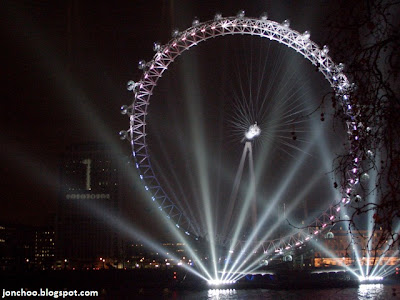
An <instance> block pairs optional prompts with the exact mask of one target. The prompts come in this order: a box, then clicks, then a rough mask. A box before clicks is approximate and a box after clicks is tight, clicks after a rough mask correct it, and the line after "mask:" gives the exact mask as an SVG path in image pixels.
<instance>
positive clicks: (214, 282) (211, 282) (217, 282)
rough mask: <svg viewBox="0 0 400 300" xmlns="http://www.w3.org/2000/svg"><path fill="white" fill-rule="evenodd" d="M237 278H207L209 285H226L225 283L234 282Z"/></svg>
mask: <svg viewBox="0 0 400 300" xmlns="http://www.w3.org/2000/svg"><path fill="white" fill-rule="evenodd" d="M235 282H236V281H235V280H220V279H211V280H207V283H208V284H209V285H224V284H234V283H235Z"/></svg>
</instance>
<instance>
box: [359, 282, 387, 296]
mask: <svg viewBox="0 0 400 300" xmlns="http://www.w3.org/2000/svg"><path fill="white" fill-rule="evenodd" d="M382 294H383V284H360V285H359V287H358V299H373V298H374V297H375V296H379V295H382Z"/></svg>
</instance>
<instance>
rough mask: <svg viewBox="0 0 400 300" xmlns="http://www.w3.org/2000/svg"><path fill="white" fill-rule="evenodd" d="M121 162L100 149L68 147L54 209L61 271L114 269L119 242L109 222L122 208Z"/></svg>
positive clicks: (96, 146) (105, 147) (99, 146)
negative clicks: (103, 263)
mask: <svg viewBox="0 0 400 300" xmlns="http://www.w3.org/2000/svg"><path fill="white" fill-rule="evenodd" d="M123 161H124V158H123V157H122V156H121V155H119V154H117V153H115V152H114V151H112V149H111V147H110V146H108V145H104V144H97V143H91V144H76V145H71V146H70V147H69V148H68V149H67V151H66V153H65V155H64V157H63V160H62V165H61V191H60V195H59V201H58V207H57V230H56V241H57V249H58V250H57V259H58V266H59V267H60V266H62V267H63V268H83V267H90V266H93V265H95V264H96V263H97V262H98V261H99V259H100V258H102V260H106V261H107V262H108V264H110V265H113V264H114V262H115V263H116V262H117V260H118V259H119V258H120V256H121V251H122V249H121V244H122V243H121V237H120V236H119V233H118V230H117V229H116V228H115V227H113V226H112V225H111V224H110V220H115V219H116V218H118V216H119V213H120V209H121V198H122V194H121V188H120V186H121V182H122V181H123V177H124V176H123V175H122V173H123V171H122V168H123V166H124V163H123Z"/></svg>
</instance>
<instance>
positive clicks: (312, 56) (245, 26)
mask: <svg viewBox="0 0 400 300" xmlns="http://www.w3.org/2000/svg"><path fill="white" fill-rule="evenodd" d="M234 34H241V35H244V34H246V35H252V36H257V37H260V38H267V39H269V40H273V41H277V42H279V43H282V44H284V45H286V46H287V47H290V48H292V49H293V50H295V51H296V52H298V53H300V54H301V55H303V56H304V58H306V59H308V60H309V61H310V62H311V63H312V64H313V65H315V66H316V67H317V68H318V70H319V71H320V72H321V73H322V74H323V75H324V77H325V78H326V80H328V81H329V83H330V84H331V87H332V88H333V90H334V91H335V93H336V97H337V99H338V102H339V103H340V104H341V105H342V107H343V110H344V113H345V115H346V118H347V120H348V121H347V122H346V124H347V129H348V136H349V141H350V155H351V163H350V164H349V168H348V171H347V174H346V176H345V178H344V179H343V184H342V195H343V198H342V199H338V200H337V202H335V203H333V204H332V205H331V206H330V207H329V208H328V209H327V210H326V212H324V213H323V214H322V215H321V216H320V217H319V218H318V219H316V220H315V221H314V222H313V223H312V224H309V226H307V228H306V229H305V230H303V231H301V232H299V233H296V234H295V235H291V236H288V237H286V238H283V239H279V240H274V241H261V242H260V243H261V247H262V249H263V250H264V252H265V253H268V252H270V253H271V252H275V253H277V252H281V251H284V250H289V249H291V248H293V247H296V246H299V245H301V244H303V243H304V242H306V241H308V240H309V239H312V237H313V236H314V235H317V234H319V233H321V232H323V231H326V230H327V229H328V228H329V227H330V226H329V225H330V224H331V223H332V222H333V221H334V220H336V219H337V218H338V215H339V211H340V209H341V207H342V206H344V205H347V204H348V203H350V201H351V200H352V199H351V198H352V197H353V196H352V193H353V190H354V188H355V186H356V184H357V183H358V178H359V165H360V158H359V151H358V141H359V139H360V137H361V136H362V135H363V134H362V130H363V128H364V127H363V125H362V124H361V123H358V122H357V113H355V109H354V108H353V104H352V101H351V98H350V93H351V90H352V88H353V84H350V82H349V80H348V79H347V77H346V75H345V74H344V73H343V68H344V65H343V64H341V63H340V64H335V63H334V62H333V61H332V59H331V58H330V56H329V55H328V51H329V49H328V47H327V46H323V47H322V48H320V47H319V46H318V45H317V44H316V43H314V42H313V41H311V40H310V34H309V33H308V32H307V31H306V32H304V33H300V32H298V31H296V30H293V29H291V28H290V24H289V22H288V21H287V20H285V21H284V22H283V23H277V22H274V21H271V20H268V19H267V17H266V15H265V14H263V15H262V16H261V17H260V18H258V19H256V18H248V17H245V14H244V11H241V12H239V13H238V15H237V16H234V17H222V16H221V15H219V14H217V15H216V16H215V17H214V19H213V20H210V21H207V22H199V20H197V19H195V20H194V21H193V24H192V26H191V27H189V28H188V29H186V30H184V31H181V32H179V31H178V30H175V31H174V32H173V34H172V39H171V40H170V41H169V42H168V43H166V44H165V45H161V44H158V43H154V51H155V52H156V53H155V55H154V56H153V59H152V60H151V61H149V62H145V61H143V60H142V61H140V62H139V69H142V70H143V75H142V77H141V79H140V81H137V82H134V81H130V82H129V83H128V90H131V91H132V92H133V94H134V101H133V103H132V104H131V105H130V106H126V105H125V106H123V107H122V113H123V114H128V115H129V117H130V127H129V129H128V130H127V131H121V132H120V134H121V137H122V138H124V137H125V138H127V139H129V140H130V142H131V146H132V151H133V152H132V153H133V156H134V158H135V162H136V168H137V169H138V172H139V174H140V178H141V179H142V180H143V182H144V187H145V189H146V191H148V193H149V197H150V198H151V199H152V200H153V201H155V202H157V204H158V206H159V209H160V210H162V211H164V212H165V214H166V216H167V217H168V218H170V219H171V220H172V221H173V222H174V223H175V224H176V227H178V228H181V229H183V231H184V232H185V233H186V234H187V235H192V236H194V237H195V238H197V236H200V235H202V234H204V233H202V232H199V230H198V229H197V227H196V226H195V225H194V224H193V223H192V222H191V220H190V219H189V218H188V217H187V216H186V215H185V213H184V212H183V211H182V210H181V209H180V208H179V207H178V206H177V205H176V204H175V203H174V202H173V201H172V200H171V199H170V198H169V196H168V195H167V194H166V193H165V191H164V189H163V188H162V186H161V185H160V183H159V181H158V179H157V176H156V174H155V173H154V171H153V168H152V164H151V160H150V156H149V151H148V146H147V143H146V116H147V110H148V105H149V104H150V98H151V96H152V93H153V89H154V88H155V87H156V85H157V82H158V80H159V79H160V78H161V76H162V75H163V73H164V72H165V71H166V70H167V69H168V67H169V65H170V64H171V63H173V62H174V61H175V59H177V58H178V56H180V55H181V54H182V53H183V52H185V51H187V50H189V49H190V48H191V47H194V46H196V45H197V44H199V43H201V42H204V41H207V40H208V39H211V38H216V37H219V36H225V35H234ZM217 240H218V237H217ZM242 243H244V241H242V242H238V245H237V246H240V244H242Z"/></svg>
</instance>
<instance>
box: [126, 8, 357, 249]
mask: <svg viewBox="0 0 400 300" xmlns="http://www.w3.org/2000/svg"><path fill="white" fill-rule="evenodd" d="M203 42H205V43H203ZM189 50H190V51H189ZM154 51H155V54H154V56H153V57H152V58H151V59H150V60H149V61H144V60H142V61H140V62H139V69H141V70H143V74H142V76H141V78H140V79H139V80H137V81H130V82H129V83H128V90H130V91H132V93H133V101H132V103H131V104H130V105H124V106H123V107H122V108H121V109H122V113H123V114H126V115H128V117H129V122H130V123H129V128H128V129H127V130H123V131H121V132H120V135H121V138H126V139H128V140H129V141H130V143H131V147H132V155H133V158H134V161H135V166H136V168H137V171H138V173H139V176H140V179H141V180H142V181H143V186H144V189H145V191H146V193H147V194H148V198H149V199H150V200H151V201H153V202H154V203H156V205H157V207H158V208H159V209H160V210H161V211H163V212H164V214H165V216H166V217H167V218H168V219H170V221H171V222H172V223H173V224H174V226H175V227H176V228H179V230H181V231H182V233H183V234H185V235H186V236H188V237H192V238H194V239H199V238H205V239H209V240H210V241H212V242H215V243H218V244H221V245H223V246H224V247H226V248H227V249H229V250H230V251H233V250H236V249H242V250H243V249H244V248H245V250H247V251H254V249H257V250H261V249H262V250H263V253H266V254H267V253H270V254H274V253H280V252H282V251H290V250H291V249H294V248H295V247H299V246H301V245H302V244H304V243H305V242H307V241H308V240H310V239H312V238H313V237H314V236H317V235H319V234H321V233H323V232H325V231H326V230H328V229H329V227H330V225H331V223H332V221H334V220H336V219H337V218H338V217H339V215H340V210H341V209H342V208H343V206H346V205H347V204H348V203H350V202H351V200H352V197H353V196H352V195H353V189H354V186H355V184H356V183H357V178H358V176H359V174H358V172H359V157H358V149H357V140H358V136H357V132H358V131H359V130H361V128H359V125H358V122H357V116H356V114H355V113H354V109H353V107H352V105H353V104H352V99H351V97H350V94H351V89H352V85H351V84H350V82H349V80H348V79H347V77H346V75H345V74H344V72H343V68H344V66H343V64H336V63H335V62H334V61H333V60H332V59H331V57H330V56H329V49H328V47H327V46H323V47H320V46H318V45H317V44H316V43H314V42H313V41H312V40H311V39H310V33H309V32H307V31H306V32H304V33H300V32H298V31H296V30H293V29H292V28H291V27H290V23H289V21H288V20H285V21H284V22H282V23H278V22H275V21H272V20H269V19H268V17H267V15H266V14H262V15H261V16H260V17H259V18H251V17H247V16H245V13H244V11H239V12H238V14H237V15H235V16H231V17H223V16H222V15H220V14H216V15H215V17H214V18H213V19H212V20H209V21H205V22H201V21H200V20H198V19H194V20H193V23H192V26H190V27H189V28H187V29H185V30H182V31H179V30H174V31H173V33H172V38H171V39H170V40H169V41H168V42H167V43H165V44H161V43H158V42H156V43H154ZM315 71H317V72H315ZM162 77H163V78H162ZM161 78H162V80H161ZM316 82H317V83H316ZM328 92H331V93H333V94H334V95H335V99H336V101H337V103H338V105H341V106H342V108H343V112H344V114H346V115H347V119H348V122H346V124H342V125H343V127H345V129H344V132H347V133H346V134H347V137H346V140H347V141H348V145H347V148H346V149H347V151H349V153H350V155H351V157H352V158H351V160H352V163H351V164H350V165H349V169H348V172H347V173H346V174H345V176H344V178H342V179H341V189H340V191H339V192H338V191H337V190H333V187H332V185H333V184H332V180H333V179H332V176H331V175H329V172H330V171H331V168H332V159H333V156H334V155H335V153H334V151H335V150H333V148H334V147H335V146H338V147H339V146H340V147H341V146H342V144H343V141H340V140H339V142H338V140H335V139H332V136H335V135H337V133H335V132H333V131H332V128H331V127H332V125H331V124H328V122H326V121H328V120H329V115H330V113H329V112H330V104H327V103H324V102H323V101H322V99H323V95H325V94H326V93H328ZM321 101H322V102H321ZM325 102H326V101H325ZM150 103H151V104H152V105H151V106H150ZM321 121H324V122H321ZM337 149H338V148H337ZM327 153H330V154H327ZM332 190H333V191H332ZM287 220H292V221H293V222H292V223H293V224H295V226H293V227H290V226H289V227H288V226H287ZM285 224H286V225H285Z"/></svg>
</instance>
